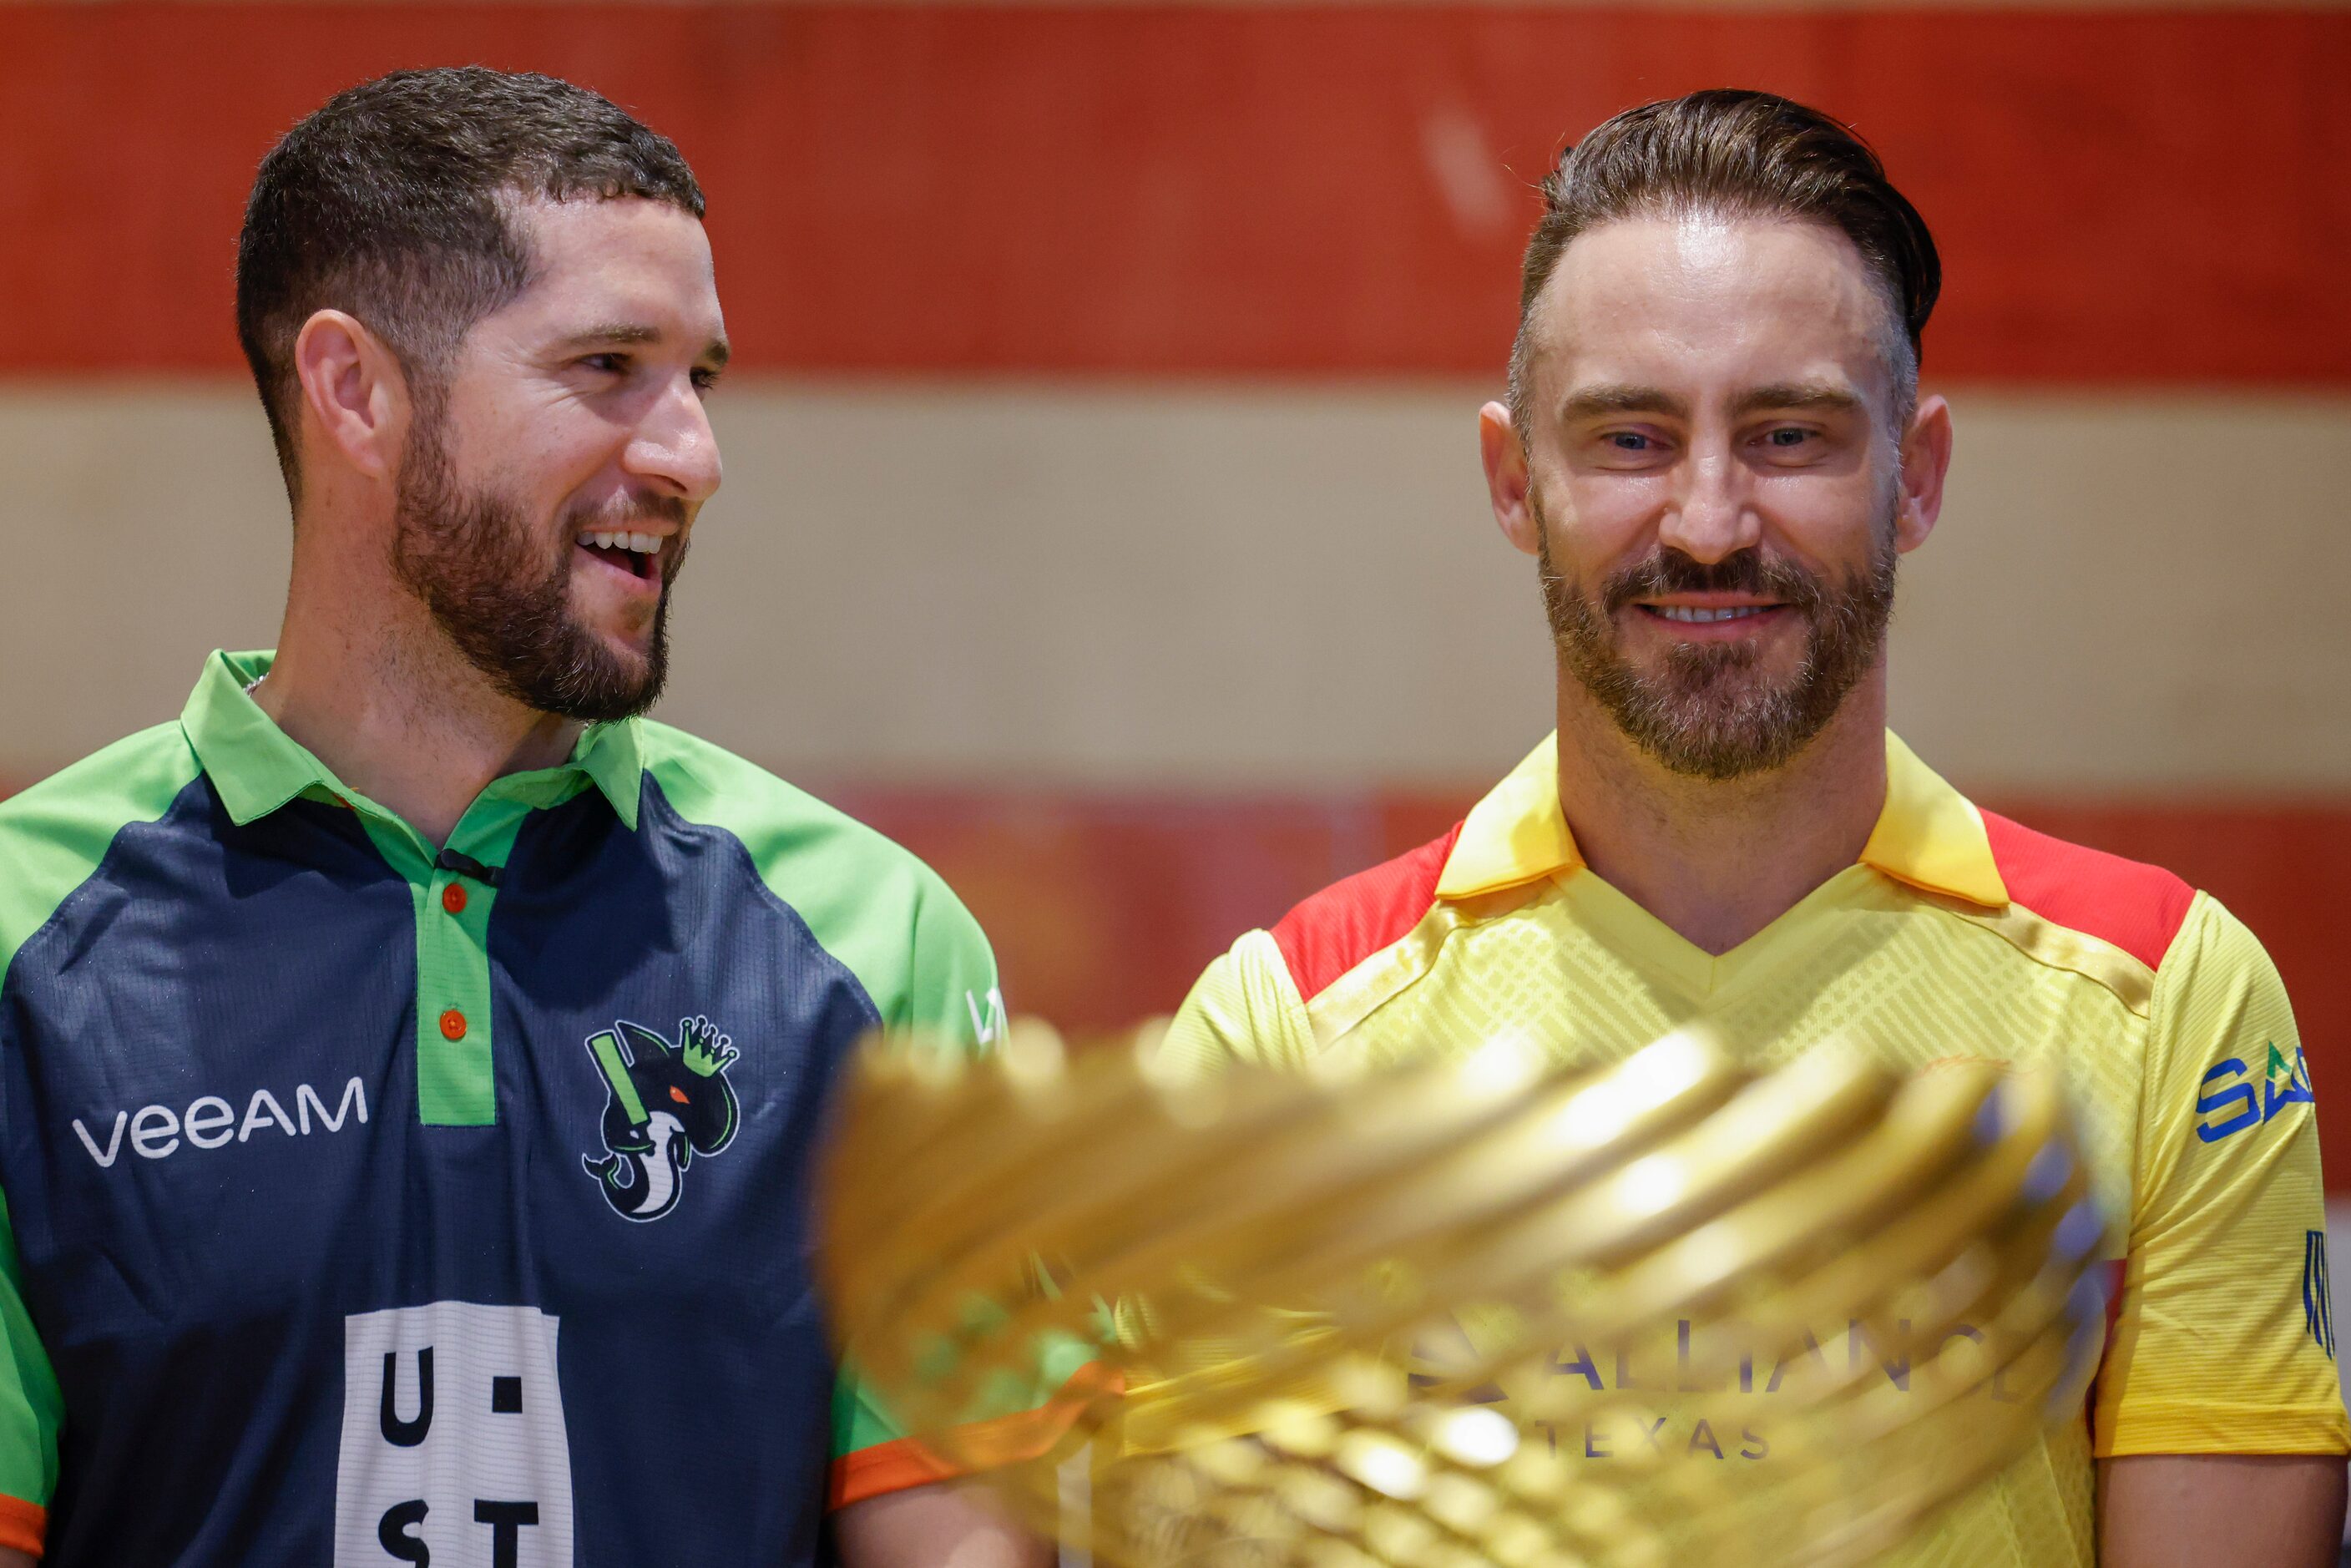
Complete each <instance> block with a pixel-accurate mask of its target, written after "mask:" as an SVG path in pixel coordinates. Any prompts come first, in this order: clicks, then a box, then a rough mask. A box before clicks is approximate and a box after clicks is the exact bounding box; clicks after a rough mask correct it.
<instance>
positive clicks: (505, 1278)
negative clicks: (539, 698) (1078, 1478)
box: [0, 655, 1067, 1568]
mask: <svg viewBox="0 0 2351 1568" xmlns="http://www.w3.org/2000/svg"><path fill="white" fill-rule="evenodd" d="M266 663H267V661H266V656H265V655H214V658H213V660H212V661H211V662H210V664H209V665H208V667H207V669H206V671H205V673H204V678H203V681H202V683H201V684H200V685H198V687H197V688H196V691H195V694H194V695H193V697H192V699H191V701H190V703H189V705H188V708H187V711H186V713H185V714H184V715H183V717H182V719H181V721H180V722H178V723H175V724H171V725H166V726H163V727H159V728H156V729H153V730H150V731H148V732H146V733H144V734H141V735H139V736H136V737H132V738H131V739H130V740H127V741H125V742H122V743H120V745H118V746H115V747H110V749H108V750H107V751H104V752H101V753H99V755H98V756H96V757H93V758H89V760H87V761H85V762H83V763H81V764H79V765H78V766H77V767H74V768H68V770H67V771H66V772H64V773H62V774H59V775H58V776H57V777H55V778H53V779H49V780H47V782H45V783H43V784H40V785H37V786H35V787H34V788H33V789H28V790H26V792H24V793H23V794H21V795H19V796H17V797H16V798H15V799H13V800H8V801H6V802H5V803H0V865H5V866H6V867H7V868H8V872H7V874H6V876H5V878H0V1195H5V1204H6V1216H7V1219H8V1221H9V1225H8V1229H7V1233H6V1234H5V1237H0V1241H5V1247H0V1342H4V1343H0V1541H5V1542H7V1543H8V1544H13V1545H16V1546H20V1547H26V1548H28V1549H34V1550H39V1549H42V1548H43V1547H44V1546H45V1547H46V1550H47V1558H48V1561H50V1562H51V1563H56V1564H58V1565H59V1568H82V1565H85V1564H89V1565H96V1564H107V1565H115V1564H126V1563H141V1564H154V1565H158V1568H161V1565H167V1564H169V1565H181V1568H199V1565H218V1568H234V1565H241V1564H252V1563H318V1564H329V1563H331V1564H334V1565H335V1568H346V1565H349V1564H357V1563H368V1564H371V1565H372V1564H386V1563H403V1562H405V1563H425V1562H426V1561H428V1558H429V1560H430V1561H432V1562H435V1563H483V1564H490V1563H498V1564H512V1565H514V1568H528V1565H534V1564H549V1565H559V1568H573V1565H574V1564H579V1565H585V1568H592V1565H596V1564H605V1565H610V1568H622V1565H629V1568H634V1565H638V1564H645V1563H773V1564H789V1563H814V1562H817V1561H820V1557H821V1554H822V1553H823V1552H824V1550H825V1549H824V1547H823V1546H822V1544H821V1542H822V1537H823V1528H822V1526H823V1515H824V1511H825V1509H826V1506H827V1500H828V1496H830V1499H831V1501H832V1502H835V1503H838V1502H841V1501H845V1500H852V1499H854V1498H856V1497H861V1496H866V1495H871V1494H872V1492H873V1491H876V1490H886V1489H887V1488H888V1487H891V1486H895V1485H906V1484H911V1483H913V1482H915V1481H919V1480H922V1479H932V1474H931V1473H926V1472H923V1471H920V1470H918V1469H910V1467H909V1466H908V1465H907V1464H906V1463H905V1462H904V1456H903V1454H901V1453H900V1452H899V1451H898V1448H897V1446H896V1445H894V1444H893V1438H894V1436H895V1435H894V1434H893V1433H892V1432H891V1431H890V1430H889V1428H888V1426H887V1423H886V1419H885V1418H883V1416H882V1415H881V1414H880V1412H878V1411H876V1410H875V1409H874V1408H872V1404H871V1402H870V1401H868V1400H866V1399H865V1398H863V1397H862V1395H861V1394H860V1393H859V1391H858V1390H857V1389H856V1388H855V1387H854V1385H853V1383H852V1380H850V1379H847V1378H844V1377H837V1376H836V1369H835V1367H834V1364H833V1359H832V1356H831V1352H830V1349H829V1346H828V1343H827V1337H826V1333H825V1331H824V1325H823V1322H822V1321H821V1314H820V1304H819V1301H818V1299H817V1296H816V1293H815V1291H814V1289H813V1283H812V1278H811V1264H810V1255H809V1254H810V1219H811V1216H810V1162H811V1156H812V1152H813V1150H814V1148H815V1145H816V1142H817V1134H818V1131H819V1128H820V1118H821V1115H822V1111H823V1106H824V1103H825V1100H826V1095H827V1092H828V1087H829V1085H830V1084H831V1082H832V1080H833V1077H834V1074H835V1073H836V1072H837V1071H838V1070H839V1068H840V1067H841V1063H842V1061H843V1060H844V1057H845V1053H846V1052H848V1051H849V1050H850V1048H851V1047H852V1044H853V1043H854V1042H855V1041H856V1040H858V1039H859V1038H860V1037H861V1036H862V1035H863V1034H864V1033H865V1032H866V1031H867V1030H871V1029H872V1028H874V1027H875V1026H877V1025H883V1024H887V1025H890V1026H893V1027H896V1028H911V1029H921V1030H928V1031H932V1032H934V1033H936V1034H938V1035H941V1036H943V1037H945V1038H946V1039H947V1040H952V1041H959V1042H961V1043H962V1044H963V1045H965V1046H968V1047H977V1046H978V1045H980V1044H983V1043H985V1042H986V1041H987V1040H989V1039H991V1038H992V1037H993V1036H994V1035H995V1033H996V1032H997V1031H998V1030H999V1029H1000V1028H1001V1025H1002V1004H1001V1002H1000V1000H999V998H998V991H997V988H996V976H995V967H994V963H993V960H992V959H991V957H990V955H989V952H988V949H987V943H986V941H985V940H984V939H983V937H982V936H981V934H980V932H979V930H978V928H977V925H975V924H974V923H973V921H972V919H971V917H970V916H969V915H967V913H966V912H965V910H964V909H963V907H962V905H961V904H958V903H957V902H956V899H955V898H954V896H953V895H952V894H950V893H948V891H947V890H946V886H945V885H944V884H943V883H940V882H939V881H938V879H937V878H936V877H935V876H934V875H932V874H931V873H930V872H929V871H927V870H926V869H925V867H923V866H922V865H921V864H919V863H918V862H916V861H915V860H914V858H913V857H912V856H910V855H908V854H906V853H905V852H903V851H901V850H899V849H898V848H896V847H895V846H893V845H892V844H890V843H889V842H887V841H884V840H883V839H882V838H881V837H880V836H878V835H877V834H874V833H872V831H868V830H866V829H864V828H862V827H860V826H858V825H857V824H856V823H854V822H852V821H849V820H848V819H847V818H845V817H842V816H841V815H840V814H839V813H837V812H834V811H832V810H829V809H828V808H826V807H824V806H822V805H820V804H819V803H817V802H816V801H814V800H810V799H809V798H808V797H806V796H804V795H802V794H800V793H799V791H797V790H795V789H792V788H791V787H790V786H789V785H787V784H785V783H783V782H781V781H780V780H778V779H774V778H772V777H770V776H768V774H766V773H763V772H761V771H760V770H759V769H758V768H753V767H751V766H750V765H749V764H747V763H746V762H743V761H742V760H740V759H739V758H735V757H732V756H729V755H728V754H726V752H723V751H721V750H719V749H718V748H716V747H712V746H708V745H706V744H705V743H703V742H700V741H698V740H695V739H694V738H692V737H687V736H685V735H683V734H680V733H678V732H677V731H675V730H672V729H669V728H666V727H662V726H659V725H655V724H650V723H645V722H642V721H629V722H625V723H622V724H616V725H608V726H599V727H591V728H590V729H589V730H588V731H587V733H586V734H585V735H583V737H581V739H580V744H579V747H578V748H577V750H576V751H575V753H574V755H573V758H572V759H571V760H570V762H569V764H567V765H566V766H564V767H561V768H550V769H547V770H544V771H542V772H537V773H528V774H522V775H517V776H514V777H511V778H507V779H499V780H497V781H496V782H495V783H494V784H492V785H491V786H490V787H489V788H488V789H486V790H485V791H484V793H483V794H482V796H481V798H480V799H479V800H476V801H475V803H474V805H473V806H472V807H471V808H470V809H469V810H467V812H466V814H465V818H464V820H463V821H461V823H460V824H459V825H458V827H457V829H456V830H455V833H454V834H453V835H452V837H451V839H450V841H449V843H448V844H447V845H445V846H442V847H441V848H439V849H435V848H434V846H432V845H429V844H427V843H426V842H425V841H423V839H421V838H420V837H418V836H417V835H416V834H415V833H414V832H413V831H412V830H411V829H409V828H408V827H407V826H406V825H405V824H404V823H402V821H400V820H399V819H398V818H397V817H396V816H394V815H393V814H392V813H391V812H389V811H386V810H382V809H381V808H380V807H378V806H376V805H374V804H372V803H371V802H369V801H368V800H364V799H363V798H361V797H360V796H359V795H357V794H354V793H353V792H352V791H350V789H346V788H345V787H344V786H342V785H341V784H340V782H338V781H337V780H336V779H334V778H333V777H332V776H331V775H330V774H329V772H328V771H327V769H326V768H324V767H323V766H322V765H320V764H319V762H318V760H317V759H316V758H313V757H311V756H310V754H309V753H308V752H307V751H305V750H303V748H301V747H299V746H298V745H296V744H295V743H294V742H293V741H292V740H291V739H290V738H288V737H287V736H285V735H284V734H283V733H282V732H281V731H279V730H278V729H277V727H275V726H274V725H273V724H272V723H271V722H270V721H269V719H268V718H267V716H266V715H264V714H263V713H262V712H261V710H260V709H259V708H258V707H257V706H256V705H255V704H254V703H253V701H252V700H251V698H250V697H249V696H248V695H246V690H245V687H246V683H248V682H250V681H252V680H253V679H254V678H255V677H256V676H257V675H258V674H260V673H261V672H262V671H263V670H264V669H265V668H266ZM1062 1370H1064V1371H1066V1370H1067V1369H1066V1368H1064V1369H1062Z"/></svg>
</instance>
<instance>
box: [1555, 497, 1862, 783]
mask: <svg viewBox="0 0 2351 1568" xmlns="http://www.w3.org/2000/svg"><path fill="white" fill-rule="evenodd" d="M1528 505H1529V508H1530V510H1531V511H1533V513H1534V517H1535V524H1536V534H1535V538H1536V540H1537V545H1538V551H1537V553H1538V559H1540V560H1541V571H1542V590H1543V608H1544V610H1545V611H1546V612H1548V613H1549V615H1550V618H1551V631H1552V642H1553V643H1555V644H1556V645H1557V647H1558V649H1559V662H1560V666H1561V668H1562V670H1563V671H1565V672H1567V673H1569V674H1573V676H1574V677H1575V679H1576V680H1578V681H1579V682H1581V683H1582V684H1583V689H1584V690H1586V691H1588V692H1590V693H1591V694H1592V695H1593V698H1594V699H1595V700H1596V701H1598V703H1599V704H1600V706H1601V707H1602V708H1603V709H1604V710H1605V711H1606V712H1607V714H1608V716H1609V717H1610V718H1612V719H1613V720H1614V721H1615V724H1616V727H1617V729H1618V730H1620V731H1621V732H1623V734H1624V735H1625V738H1627V739H1628V740H1630V741H1632V742H1633V744H1634V745H1635V746H1637V747H1640V748H1641V749H1642V750H1643V751H1645V752H1646V753H1648V754H1649V756H1651V757H1653V758H1656V760H1657V761H1658V762H1659V763H1660V764H1662V765H1663V766H1664V767H1665V768H1667V769H1668V770H1670V771H1672V772H1675V773H1678V774H1681V775H1682V776H1684V777H1686V778H1691V779H1718V780H1720V779H1742V778H1745V777H1747V776H1749V775H1750V774H1755V773H1762V772H1767V771H1769V770H1771V769H1772V768H1780V767H1782V766H1784V765H1786V764H1787V763H1788V762H1790V761H1792V759H1793V758H1795V757H1796V755H1797V754H1798V753H1799V752H1801V751H1802V750H1803V748H1804V747H1806V746H1808V745H1810V744H1811V743H1812V740H1813V737H1814V736H1817V735H1818V734H1820V732H1821V731H1822V730H1823V729H1824V728H1825V727H1827V726H1828V722H1829V720H1830V719H1832V718H1834V717H1835V716H1836V712H1837V709H1838V708H1840V707H1842V706H1844V699H1845V697H1846V696H1847V695H1850V694H1851V693H1852V691H1853V688H1854V687H1855V685H1858V684H1859V683H1860V681H1861V678H1862V677H1863V676H1864V675H1865V674H1868V673H1869V672H1870V671H1871V670H1872V669H1874V668H1875V667H1876V664H1877V663H1878V661H1879V659H1880V658H1881V657H1882V656H1883V655H1884V653H1885V647H1886V624H1887V622H1889V621H1890V620H1891V619H1892V617H1893V613H1894V573H1895V562H1896V559H1897V557H1896V550H1895V548H1894V517H1893V514H1892V512H1891V511H1890V510H1889V512H1888V515H1887V517H1886V524H1885V526H1884V527H1882V528H1879V529H1878V530H1877V533H1876V538H1875V539H1874V541H1873V548H1872V549H1871V553H1870V559H1869V561H1868V562H1867V564H1866V565H1865V566H1864V567H1863V568H1861V569H1860V570H1857V571H1855V572H1853V573H1851V574H1850V575H1848V576H1846V577H1844V578H1843V579H1842V580H1837V581H1834V582H1829V581H1823V580H1821V579H1820V578H1817V577H1814V576H1813V574H1812V573H1810V572H1807V571H1805V570H1803V569H1802V568H1801V567H1798V566H1797V565H1795V564H1794V563H1793V562H1792V561H1788V560H1783V559H1777V558H1774V557H1768V556H1765V555H1763V554H1762V553H1761V551H1759V550H1753V549H1747V550H1741V551H1740V552H1739V553H1738V554H1737V555H1734V556H1731V557H1729V558H1728V559H1724V560H1720V561H1718V562H1716V563H1714V564H1713V565H1711V566H1709V565H1707V564H1705V563H1704V562H1701V561H1698V560H1694V559H1691V558H1690V557H1688V556H1687V555H1684V554H1682V553H1681V552H1680V551H1679V550H1676V549H1659V550H1658V551H1657V552H1656V554H1655V555H1653V556H1651V557H1650V558H1649V559H1646V560H1645V561H1642V562H1640V563H1639V564H1638V565H1635V566H1629V567H1626V568H1625V569H1623V570H1619V571H1617V572H1615V573H1614V574H1612V575H1611V576H1610V577H1609V578H1608V580H1606V581H1605V582H1604V583H1603V584H1602V585H1601V589H1600V591H1599V593H1598V594H1597V595H1594V594H1593V593H1592V592H1590V591H1588V590H1586V589H1585V588H1584V587H1583V585H1582V584H1580V583H1572V582H1570V581H1569V580H1567V579H1565V578H1564V577H1562V575H1561V574H1560V572H1559V570H1557V568H1556V567H1555V566H1554V565H1553V564H1552V555H1551V528H1550V525H1549V523H1548V522H1547V521H1546V520H1545V519H1544V517H1543V516H1542V512H1541V508H1540V507H1536V506H1535V505H1534V501H1533V497H1531V496H1530V497H1529V498H1528ZM1703 592H1730V593H1751V594H1755V595H1758V596H1760V597H1765V598H1770V599H1774V600H1778V601H1781V602H1782V603H1784V604H1786V605H1788V606H1789V607H1790V608H1792V609H1793V610H1794V611H1796V612H1798V613H1799V614H1801V615H1802V616H1803V618H1804V622H1805V625H1806V627H1807V629H1808V630H1807V632H1806V636H1805V640H1804V653H1803V657H1802V660H1801V661H1800V662H1799V663H1798V664H1797V666H1796V669H1795V672H1794V673H1793V674H1791V675H1790V676H1789V677H1788V678H1787V679H1786V680H1784V681H1780V682H1776V683H1775V682H1772V681H1771V680H1770V679H1769V678H1768V677H1766V676H1765V675H1764V674H1762V672H1761V670H1760V669H1759V668H1758V667H1757V666H1758V660H1757V656H1756V651H1755V649H1754V648H1752V647H1751V646H1745V645H1740V644H1735V643H1681V644H1678V645H1676V646H1674V647H1670V648H1668V649H1667V651H1666V654H1665V657H1664V659H1663V661H1662V662H1661V664H1660V666H1659V667H1658V668H1657V669H1656V670H1655V671H1643V670H1640V669H1636V668H1635V666H1634V664H1633V663H1632V661H1631V660H1630V659H1628V658H1627V657H1626V656H1625V650H1624V646H1623V641H1622V638H1621V637H1620V636H1619V633H1618V630H1617V626H1616V613H1617V612H1619V611H1621V610H1623V609H1624V608H1625V606H1626V605H1628V604H1631V603H1632V602H1634V601H1636V600H1642V599H1650V598H1656V597H1658V596H1661V595H1664V594H1670V593H1703Z"/></svg>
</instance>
